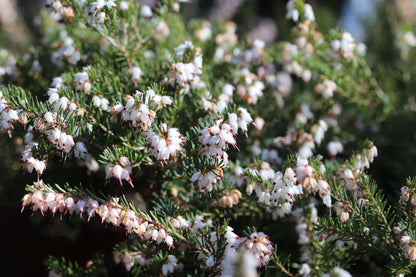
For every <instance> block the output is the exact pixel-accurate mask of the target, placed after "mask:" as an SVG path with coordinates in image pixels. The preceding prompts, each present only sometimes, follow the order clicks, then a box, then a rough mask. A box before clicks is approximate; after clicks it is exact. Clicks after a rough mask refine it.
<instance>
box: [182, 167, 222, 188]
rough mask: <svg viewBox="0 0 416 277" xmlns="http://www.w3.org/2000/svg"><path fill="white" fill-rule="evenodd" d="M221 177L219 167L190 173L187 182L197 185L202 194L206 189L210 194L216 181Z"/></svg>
mask: <svg viewBox="0 0 416 277" xmlns="http://www.w3.org/2000/svg"><path fill="white" fill-rule="evenodd" d="M222 177H223V171H222V169H221V168H220V167H217V168H215V169H212V170H207V171H204V172H196V173H195V174H194V175H192V177H191V179H190V180H189V182H191V183H196V184H197V185H198V188H199V191H200V193H201V194H204V193H205V191H206V190H207V191H208V193H210V194H211V192H212V190H213V189H214V188H215V187H216V185H217V182H218V181H219V180H221V178H222Z"/></svg>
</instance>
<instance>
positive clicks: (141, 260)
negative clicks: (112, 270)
mask: <svg viewBox="0 0 416 277" xmlns="http://www.w3.org/2000/svg"><path fill="white" fill-rule="evenodd" d="M113 259H114V261H115V262H116V263H117V264H119V263H121V262H122V263H123V264H124V266H125V268H126V270H127V271H130V270H131V269H132V268H133V266H135V265H140V266H141V267H145V266H147V265H149V264H150V263H151V261H152V259H148V258H146V255H145V253H143V252H140V251H136V252H132V251H131V252H127V251H124V252H120V251H114V252H113Z"/></svg>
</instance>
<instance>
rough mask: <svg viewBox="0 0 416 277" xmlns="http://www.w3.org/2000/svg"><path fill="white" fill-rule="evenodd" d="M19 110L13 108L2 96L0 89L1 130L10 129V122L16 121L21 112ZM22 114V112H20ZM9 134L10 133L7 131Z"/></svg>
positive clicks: (11, 126)
mask: <svg viewBox="0 0 416 277" xmlns="http://www.w3.org/2000/svg"><path fill="white" fill-rule="evenodd" d="M21 113H22V111H21V110H14V109H12V108H11V107H10V104H9V103H7V100H6V99H5V98H4V97H3V92H1V91H0V119H1V122H0V128H1V130H2V131H8V132H9V131H10V129H12V128H13V125H12V123H13V122H15V121H18V120H19V118H20V116H19V114H21ZM22 115H23V114H22ZM9 134H10V133H9Z"/></svg>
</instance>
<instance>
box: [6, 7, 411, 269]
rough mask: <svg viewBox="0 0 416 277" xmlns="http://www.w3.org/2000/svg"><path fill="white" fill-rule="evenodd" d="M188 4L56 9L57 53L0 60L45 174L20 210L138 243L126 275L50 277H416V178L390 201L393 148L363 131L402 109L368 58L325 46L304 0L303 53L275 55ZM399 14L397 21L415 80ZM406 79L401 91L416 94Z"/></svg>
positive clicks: (13, 129) (394, 13)
mask: <svg viewBox="0 0 416 277" xmlns="http://www.w3.org/2000/svg"><path fill="white" fill-rule="evenodd" d="M180 2H184V1H179V0H178V1H176V0H166V1H161V2H160V3H158V4H157V5H156V6H155V7H154V8H153V9H151V8H149V7H148V6H146V5H139V4H137V3H135V2H134V1H105V0H98V1H89V0H61V1H59V0H48V1H47V3H46V10H45V11H43V12H42V13H41V15H40V17H39V18H38V20H37V21H36V22H37V24H38V26H37V27H38V29H39V30H40V32H41V33H40V36H41V39H40V42H41V45H42V46H41V47H38V48H36V49H35V50H32V51H31V52H30V53H28V54H27V55H25V56H23V57H18V58H15V57H13V56H12V54H11V53H10V52H8V51H6V50H4V51H2V52H0V63H1V67H0V75H1V79H2V83H3V84H4V86H2V87H1V92H0V113H1V116H0V119H1V129H2V130H3V131H4V132H5V133H7V134H8V135H9V136H10V137H12V136H13V137H14V138H16V137H21V144H20V146H19V148H20V151H21V158H20V161H21V165H22V171H23V172H26V174H30V176H32V177H33V183H31V184H29V185H28V186H27V189H26V190H27V194H26V195H24V197H23V199H22V205H23V209H22V211H23V210H24V209H25V211H24V212H29V211H28V210H31V212H33V213H40V214H42V215H43V216H46V217H52V216H55V217H58V218H60V219H61V220H62V221H64V222H65V221H66V220H69V218H70V217H81V222H82V224H88V221H90V220H97V219H98V220H99V221H100V222H102V225H103V228H105V226H106V225H114V226H115V227H116V228H117V229H119V230H121V231H123V232H126V233H127V234H128V240H127V241H125V242H122V243H119V244H118V245H116V246H114V252H113V257H111V261H110V259H109V257H104V256H103V255H101V254H97V255H96V256H95V257H91V258H92V260H91V262H90V263H89V264H88V265H87V266H86V267H82V266H79V265H78V264H77V263H73V262H67V261H66V260H65V259H61V258H52V257H51V258H49V259H48V261H47V263H46V264H47V267H48V269H49V270H50V276H68V275H71V276H72V275H77V276H115V275H117V276H139V275H140V276H162V275H163V276H170V275H187V276H196V275H202V276H256V275H257V274H258V272H261V273H262V274H263V275H267V276H299V275H301V276H351V275H350V273H349V272H348V271H349V270H350V269H351V268H352V267H354V265H355V264H356V262H361V261H362V260H363V257H365V260H367V261H368V260H370V261H374V262H375V263H377V264H379V265H380V266H382V264H385V267H384V268H383V270H384V271H385V272H388V273H387V274H388V275H391V276H404V275H406V274H409V273H411V272H412V270H415V265H416V232H415V231H416V180H414V179H409V180H408V183H407V184H406V185H405V186H403V185H404V184H402V185H401V186H402V187H401V194H400V193H397V194H396V195H395V196H394V197H393V198H394V199H393V200H392V201H390V202H387V200H386V198H385V196H383V193H382V192H381V191H380V190H379V189H378V187H377V185H376V184H375V182H374V181H373V180H372V178H371V176H369V174H368V169H369V168H370V165H371V163H372V162H373V160H374V158H375V157H376V156H377V155H378V151H377V147H376V146H375V145H374V143H373V142H371V141H369V140H365V138H364V137H363V134H365V133H368V134H369V133H372V134H378V133H379V130H380V129H381V128H383V122H384V120H386V119H387V118H389V117H391V115H392V114H394V113H395V110H396V108H397V107H398V106H399V105H402V103H403V97H402V98H400V97H399V96H397V97H396V96H395V95H394V94H392V93H390V92H388V91H383V86H382V85H380V84H379V83H378V81H377V78H375V77H374V76H375V74H374V73H373V72H372V70H371V67H370V66H369V65H368V63H367V59H366V51H367V47H366V46H365V45H364V44H363V43H360V42H357V41H356V40H355V39H354V38H353V37H352V36H351V34H349V33H348V32H345V31H342V30H338V29H334V30H331V31H330V32H329V33H328V34H322V33H321V32H320V31H319V25H318V24H317V23H316V21H315V15H314V11H313V9H312V6H311V5H309V4H307V3H304V2H303V1H300V0H291V1H289V2H288V3H287V11H286V17H287V24H288V25H287V26H289V24H290V26H291V27H290V28H292V35H291V39H290V41H281V42H279V43H277V44H271V45H267V46H266V45H265V43H264V42H263V41H261V40H258V39H243V38H239V37H238V36H237V33H236V30H237V28H238V26H236V24H234V23H232V22H217V23H215V24H210V23H208V22H207V21H204V20H193V21H190V22H189V23H188V24H186V25H185V24H184V22H183V20H182V18H181V16H180V14H179V13H178V11H179V9H180V5H181V3H180ZM397 2H400V1H397ZM396 4H397V3H396ZM399 7H400V6H399V5H398V4H397V5H395V4H391V6H390V8H391V13H390V14H389V19H390V21H389V22H388V24H390V25H389V26H390V28H391V30H393V33H394V34H395V38H396V39H395V41H396V42H397V43H396V46H397V49H398V50H397V51H398V52H399V53H400V57H396V60H397V63H398V64H399V65H407V68H409V67H410V64H411V57H412V55H413V51H414V50H413V48H414V47H415V46H416V37H415V35H414V33H412V31H411V27H412V26H413V25H412V23H408V21H406V18H405V13H403V11H401V10H400V9H399ZM386 24H387V23H386ZM287 28H289V27H287ZM398 67H399V68H400V66H398ZM392 68H393V65H392ZM403 68H404V70H403V71H402V72H399V73H397V72H396V76H395V77H394V78H396V79H394V80H398V79H400V80H401V82H403V83H406V82H410V80H411V76H412V74H413V73H412V72H411V71H409V70H407V69H406V67H405V66H404V67H403ZM393 70H394V68H393ZM397 75H400V76H397ZM386 79H388V80H392V79H393V77H386ZM392 82H393V81H392ZM392 82H390V83H389V82H387V81H383V84H385V83H386V84H387V83H389V84H391V83H392ZM391 87H392V86H390V87H387V89H389V88H391ZM412 99H413V98H412ZM413 101H414V99H413ZM404 102H407V103H409V105H408V108H407V109H410V110H412V109H413V110H414V102H413V103H412V102H411V99H410V98H408V99H406V100H405V101H404ZM367 130H371V132H370V131H368V132H367ZM374 137H377V135H374ZM370 139H371V138H370ZM68 168H70V169H71V170H68ZM68 172H71V174H74V172H75V174H76V175H79V176H82V177H80V180H82V181H81V183H79V182H78V183H67V182H66V180H68V179H71V180H72V179H74V178H73V177H71V178H70V177H69V176H65V174H68ZM397 190H399V187H398V188H397ZM137 195H139V196H140V197H141V199H142V200H141V201H137ZM134 199H136V200H134ZM133 200H134V201H133ZM369 264H370V262H369Z"/></svg>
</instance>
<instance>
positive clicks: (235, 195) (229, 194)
mask: <svg viewBox="0 0 416 277" xmlns="http://www.w3.org/2000/svg"><path fill="white" fill-rule="evenodd" d="M241 198H242V195H241V192H240V191H239V190H238V189H231V190H230V191H225V192H224V195H223V196H222V197H221V198H220V201H219V204H220V207H221V208H222V209H225V208H226V207H228V208H230V209H231V208H232V207H233V206H234V205H237V204H238V202H239V201H240V199H241Z"/></svg>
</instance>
